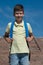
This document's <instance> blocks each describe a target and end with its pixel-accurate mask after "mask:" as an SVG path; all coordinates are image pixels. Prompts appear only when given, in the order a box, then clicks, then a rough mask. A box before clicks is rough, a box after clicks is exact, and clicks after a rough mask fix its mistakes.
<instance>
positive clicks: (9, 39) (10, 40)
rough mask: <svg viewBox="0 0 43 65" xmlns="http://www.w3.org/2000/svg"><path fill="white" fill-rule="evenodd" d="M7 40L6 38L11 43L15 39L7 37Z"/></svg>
mask: <svg viewBox="0 0 43 65" xmlns="http://www.w3.org/2000/svg"><path fill="white" fill-rule="evenodd" d="M5 40H6V41H7V42H8V43H11V42H12V41H13V39H11V38H8V37H6V38H5Z"/></svg>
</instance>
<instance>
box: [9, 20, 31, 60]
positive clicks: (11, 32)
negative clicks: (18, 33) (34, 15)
mask: <svg viewBox="0 0 43 65" xmlns="http://www.w3.org/2000/svg"><path fill="white" fill-rule="evenodd" d="M14 23H15V22H14V21H13V22H12V24H11V28H10V34H9V37H10V38H13V25H14ZM24 27H25V32H26V38H27V37H28V36H29V31H28V26H27V23H26V22H25V21H24ZM27 46H28V48H29V45H28V42H27ZM9 54H10V53H9ZM30 56H31V52H30V53H29V60H30Z"/></svg>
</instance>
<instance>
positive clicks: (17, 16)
mask: <svg viewBox="0 0 43 65" xmlns="http://www.w3.org/2000/svg"><path fill="white" fill-rule="evenodd" d="M14 16H15V19H16V21H17V22H21V20H22V18H23V16H24V12H23V11H16V12H15V15H14Z"/></svg>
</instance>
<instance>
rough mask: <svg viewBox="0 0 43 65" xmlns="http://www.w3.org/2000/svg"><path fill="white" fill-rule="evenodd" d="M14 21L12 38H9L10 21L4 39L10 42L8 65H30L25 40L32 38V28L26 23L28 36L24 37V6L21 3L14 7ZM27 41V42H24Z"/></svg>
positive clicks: (28, 40)
mask: <svg viewBox="0 0 43 65" xmlns="http://www.w3.org/2000/svg"><path fill="white" fill-rule="evenodd" d="M14 16H15V23H14V26H13V33H12V34H13V38H9V31H10V27H11V23H8V26H7V28H6V32H5V36H4V37H5V39H6V41H7V42H8V43H12V46H11V51H10V65H30V63H29V58H28V57H29V48H28V46H27V42H30V41H31V40H32V39H33V35H32V29H31V26H30V24H29V23H27V26H28V31H29V37H27V38H26V32H25V27H24V20H23V17H24V8H23V6H22V5H20V4H17V5H16V6H15V7H14ZM26 41H27V42H26Z"/></svg>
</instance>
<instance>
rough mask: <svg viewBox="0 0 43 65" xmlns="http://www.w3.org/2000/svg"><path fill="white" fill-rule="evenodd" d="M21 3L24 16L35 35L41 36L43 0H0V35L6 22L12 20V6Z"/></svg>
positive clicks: (3, 31)
mask: <svg viewBox="0 0 43 65" xmlns="http://www.w3.org/2000/svg"><path fill="white" fill-rule="evenodd" d="M16 4H22V5H23V6H24V10H25V18H26V20H27V22H29V23H30V24H31V26H32V30H33V34H34V36H36V37H43V0H0V36H3V35H4V33H5V29H6V26H7V24H8V22H12V21H14V17H13V8H14V6H15V5H16Z"/></svg>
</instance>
